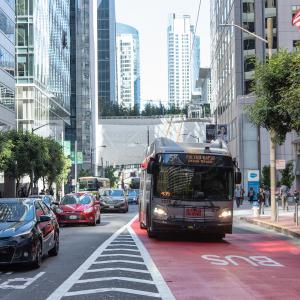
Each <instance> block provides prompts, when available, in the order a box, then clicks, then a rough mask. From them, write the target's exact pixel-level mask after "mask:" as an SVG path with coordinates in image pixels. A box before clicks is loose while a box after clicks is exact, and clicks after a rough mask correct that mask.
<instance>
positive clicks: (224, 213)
mask: <svg viewBox="0 0 300 300" xmlns="http://www.w3.org/2000/svg"><path fill="white" fill-rule="evenodd" d="M231 215H232V213H231V210H228V209H224V210H223V211H222V212H221V213H220V214H219V218H222V219H225V218H229V217H231Z"/></svg>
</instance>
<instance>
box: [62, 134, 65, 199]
mask: <svg viewBox="0 0 300 300" xmlns="http://www.w3.org/2000/svg"><path fill="white" fill-rule="evenodd" d="M61 145H62V147H63V152H64V151H65V148H64V129H63V130H62V132H61ZM64 154H65V153H64ZM64 195H65V181H64V179H63V180H62V182H61V197H63V196H64Z"/></svg>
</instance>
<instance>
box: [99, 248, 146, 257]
mask: <svg viewBox="0 0 300 300" xmlns="http://www.w3.org/2000/svg"><path fill="white" fill-rule="evenodd" d="M107 251H109V252H112V251H130V252H137V253H140V251H139V250H135V249H124V248H106V250H105V251H104V252H107ZM122 255H123V254H122ZM101 256H102V255H101Z"/></svg>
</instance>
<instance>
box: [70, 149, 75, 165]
mask: <svg viewBox="0 0 300 300" xmlns="http://www.w3.org/2000/svg"><path fill="white" fill-rule="evenodd" d="M70 159H71V161H72V164H75V152H74V151H72V152H71V153H70Z"/></svg>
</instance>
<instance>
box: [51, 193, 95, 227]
mask: <svg viewBox="0 0 300 300" xmlns="http://www.w3.org/2000/svg"><path fill="white" fill-rule="evenodd" d="M55 213H56V216H57V220H58V223H59V224H74V223H79V224H89V225H92V226H96V224H97V223H100V221H101V216H100V202H99V201H98V200H97V199H96V198H95V196H93V195H90V194H83V195H82V194H68V195H65V196H64V197H63V198H62V199H61V201H60V203H59V206H58V207H57V208H56V210H55Z"/></svg>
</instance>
